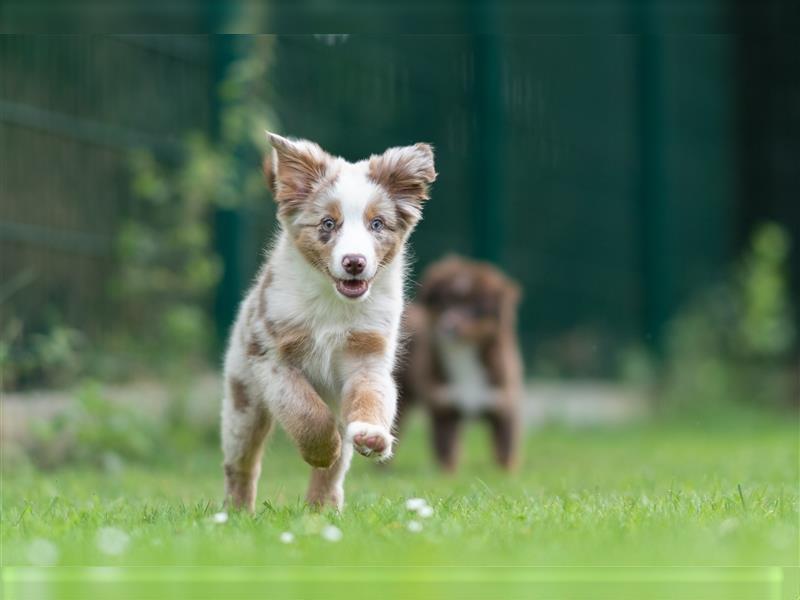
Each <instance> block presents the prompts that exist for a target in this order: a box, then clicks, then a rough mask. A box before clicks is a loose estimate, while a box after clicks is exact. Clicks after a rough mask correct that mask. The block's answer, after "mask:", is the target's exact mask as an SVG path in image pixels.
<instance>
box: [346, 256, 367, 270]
mask: <svg viewBox="0 0 800 600" xmlns="http://www.w3.org/2000/svg"><path fill="white" fill-rule="evenodd" d="M342 266H343V267H344V270H345V271H347V272H348V273H350V275H358V274H359V273H361V272H362V271H363V270H364V267H366V266H367V259H366V258H364V256H363V255H361V254H345V255H344V258H343V259H342Z"/></svg>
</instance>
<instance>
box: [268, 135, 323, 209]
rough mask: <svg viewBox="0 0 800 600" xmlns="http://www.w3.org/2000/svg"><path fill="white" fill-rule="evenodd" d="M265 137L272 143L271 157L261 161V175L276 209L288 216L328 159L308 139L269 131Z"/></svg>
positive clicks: (306, 192)
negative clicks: (275, 204) (262, 162)
mask: <svg viewBox="0 0 800 600" xmlns="http://www.w3.org/2000/svg"><path fill="white" fill-rule="evenodd" d="M267 139H268V140H269V143H270V144H272V156H270V157H268V158H266V159H265V160H264V174H265V176H266V178H267V184H268V185H269V186H270V188H271V189H272V192H273V194H274V195H275V201H276V202H277V203H278V212H279V213H280V214H281V215H289V214H292V213H294V212H295V211H297V210H299V209H300V208H301V207H302V205H303V203H304V202H305V201H306V199H307V198H308V195H309V194H310V193H311V190H312V189H314V185H315V184H317V183H318V182H320V181H321V180H322V179H323V178H324V177H325V175H326V174H327V172H328V168H329V166H330V164H331V162H332V158H331V156H330V155H329V154H328V153H327V152H325V151H324V150H323V149H322V148H320V147H319V146H318V145H317V144H315V143H314V142H309V141H308V140H293V139H289V138H285V137H282V136H280V135H277V134H274V133H270V132H269V131H268V132H267Z"/></svg>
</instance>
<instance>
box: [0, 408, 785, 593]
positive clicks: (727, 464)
mask: <svg viewBox="0 0 800 600" xmlns="http://www.w3.org/2000/svg"><path fill="white" fill-rule="evenodd" d="M465 446H466V452H465V455H466V456H465V460H464V464H463V467H462V469H461V470H460V472H459V473H458V474H457V475H454V476H445V475H442V474H441V473H439V472H438V471H437V470H436V469H435V468H434V467H433V466H432V465H431V463H430V460H429V455H428V448H427V443H426V440H425V436H424V432H423V430H422V428H421V427H420V426H415V427H413V428H412V430H411V431H410V432H409V435H408V436H406V437H405V438H404V440H403V443H402V446H401V448H400V452H399V455H398V458H397V460H396V461H395V462H394V463H393V464H392V465H391V466H389V467H386V468H379V467H376V466H374V465H372V464H370V463H369V462H368V461H367V460H365V459H362V458H361V457H358V456H357V457H355V458H354V464H353V469H352V470H351V473H350V476H349V478H348V482H347V506H346V508H345V511H344V512H343V514H337V513H335V512H331V511H327V512H323V513H321V514H314V513H312V512H310V511H309V510H308V509H307V508H305V507H304V506H303V505H302V503H301V502H300V498H301V497H302V494H303V492H304V487H305V482H306V477H307V474H306V472H307V469H306V467H305V465H304V464H303V463H302V461H301V460H300V459H299V457H298V455H297V453H296V451H295V450H294V449H293V448H292V447H291V446H290V445H289V444H288V443H287V442H286V440H285V438H283V437H282V436H280V435H278V436H276V439H274V440H273V441H272V443H271V444H270V446H269V448H268V450H267V453H266V455H265V460H264V470H263V473H262V478H261V485H260V491H259V498H258V507H257V511H256V514H255V515H254V516H250V515H247V514H231V515H230V518H229V520H228V521H227V522H226V523H224V524H218V523H215V522H214V521H213V518H212V516H213V515H214V514H215V513H216V512H218V511H220V510H221V488H222V475H221V469H220V466H219V463H220V456H219V454H218V453H217V452H215V451H214V450H213V449H208V450H205V451H203V452H200V453H195V454H193V455H191V456H182V457H165V459H164V461H163V462H162V463H160V464H158V465H153V466H143V465H126V466H124V467H123V468H121V469H119V470H116V471H114V472H101V471H97V470H92V469H88V468H85V467H83V468H81V467H70V468H63V469H60V470H58V471H52V472H47V473H43V472H39V471H36V470H34V469H32V468H15V469H13V470H11V469H9V468H6V471H5V472H4V478H3V491H2V494H3V512H2V544H3V557H2V561H3V565H4V579H5V583H4V585H5V588H4V591H5V594H6V597H8V598H28V597H36V594H37V593H41V594H43V595H42V597H53V596H54V595H55V596H56V597H58V596H64V597H90V596H92V595H100V596H102V597H106V598H107V597H151V596H152V597H155V596H158V597H161V596H160V595H159V594H157V593H156V592H155V591H154V590H156V589H162V588H163V586H172V589H173V595H172V597H179V595H177V594H178V592H177V591H176V590H177V589H178V587H176V586H179V585H180V584H187V585H189V584H190V585H191V586H193V587H192V588H191V589H192V590H193V592H192V593H191V594H190V596H191V597H209V598H214V597H221V595H222V594H223V593H225V594H227V592H229V591H233V592H236V594H234V595H237V594H238V597H243V596H244V595H246V594H247V593H251V592H255V593H256V595H260V596H262V597H270V598H279V597H283V596H287V597H295V596H296V597H331V596H338V595H341V596H348V597H350V596H352V595H353V594H354V593H355V594H356V595H358V596H360V595H369V596H372V597H381V598H389V597H398V598H400V597H413V598H423V597H444V596H447V595H448V594H451V595H452V597H459V598H463V597H476V598H477V597H480V598H485V597H550V598H557V597H565V595H566V597H576V598H584V597H587V598H588V597H592V598H594V597H598V598H599V597H603V598H604V597H608V598H622V597H628V596H629V597H637V598H642V597H650V596H648V594H650V593H652V594H653V596H652V597H660V598H672V597H674V598H684V597H693V598H706V597H720V598H723V597H724V598H735V597H742V598H751V597H752V598H781V597H786V598H789V597H792V596H791V593H792V592H791V589H793V586H794V585H795V584H796V575H797V574H796V572H795V571H792V570H791V569H789V570H776V569H772V568H769V567H772V566H780V567H791V566H795V565H797V564H798V446H797V429H796V422H795V420H794V419H793V418H792V419H788V420H787V421H786V422H783V423H780V422H774V421H763V422H762V421H758V422H748V423H740V422H737V423H734V424H732V425H730V426H728V427H723V426H721V425H718V426H717V427H715V428H705V427H699V426H696V427H693V426H689V425H669V426H667V425H661V426H655V425H648V426H642V427H637V428H628V429H622V430H588V431H587V430H581V431H577V430H576V431H572V430H565V429H548V430H544V431H539V432H533V433H531V435H530V436H529V437H528V440H527V447H526V459H525V462H524V466H523V468H522V470H521V472H520V473H518V474H516V475H506V474H503V473H500V472H498V471H497V470H496V469H495V468H494V467H493V466H492V464H491V461H490V460H489V456H488V453H487V440H486V439H485V437H484V435H483V432H482V431H480V430H472V431H471V432H470V434H469V435H468V436H467V440H466V444H465ZM414 496H419V497H423V498H425V499H426V500H427V501H428V502H429V503H430V504H431V506H433V508H434V514H433V515H432V516H431V517H429V518H427V519H422V518H418V517H414V516H413V515H412V513H410V512H409V511H408V510H407V509H406V508H405V501H406V499H408V498H410V497H414ZM412 519H413V520H416V521H418V522H420V523H421V524H422V530H421V531H419V532H412V531H409V529H408V522H409V521H410V520H412ZM327 524H333V525H335V526H337V527H338V528H339V529H340V530H341V531H342V534H343V535H342V539H341V540H340V541H338V542H331V541H327V540H326V539H324V538H323V537H322V536H321V535H320V531H321V529H322V528H323V527H324V526H325V525H327ZM101 528H113V530H114V531H111V533H110V534H109V532H108V531H107V530H106V532H105V535H106V536H108V535H110V536H111V538H112V542H113V541H114V540H113V538H114V535H117V536H118V537H122V538H123V542H122V543H119V544H118V546H120V548H118V549H120V550H121V551H120V554H116V555H115V554H108V553H107V552H104V551H103V549H102V547H101V546H102V544H99V543H98V536H102V535H103V534H101V533H99V532H100V531H101ZM115 530H118V531H115ZM285 531H289V532H292V533H293V534H294V536H295V540H294V542H293V543H291V544H284V543H282V542H281V541H280V535H281V533H282V532H285ZM119 532H122V535H121V536H120V534H119ZM34 540H47V541H48V542H50V544H51V545H45V546H46V547H45V549H44V550H42V543H41V542H35V541H34ZM125 540H127V543H125ZM111 545H112V546H113V545H114V544H113V543H112V544H111ZM47 548H49V549H50V550H52V549H53V548H55V550H56V551H57V558H54V557H53V556H49V557H48V556H47V554H48V550H47ZM106 550H107V549H106ZM42 554H44V557H42V556H41V555H42ZM42 560H45V561H49V562H53V561H55V564H56V565H57V567H55V568H49V569H35V568H30V567H31V565H35V564H36V563H37V562H38V561H42ZM99 565H102V566H108V567H117V568H116V569H114V570H110V571H109V570H107V571H89V570H86V569H84V568H83V567H88V566H99ZM167 567H168V568H167ZM178 567H181V568H178ZM250 567H257V568H250ZM98 578H99V579H98ZM387 583H392V585H389V586H387ZM109 586H110V587H109ZM148 586H149V587H148ZM236 586H239V587H236ZM565 586H566V587H565ZM642 586H644V587H642ZM266 589H269V590H270V593H269V594H268V595H267V596H264V595H263V594H264V590H266ZM42 590H44V591H42ZM54 590H55V592H54ZM487 590H488V591H491V593H488V592H487ZM787 590H790V591H789V592H787ZM48 594H49V595H48ZM70 594H72V596H70ZM536 594H542V595H536ZM669 594H673V595H669ZM676 594H677V595H676ZM681 594H685V595H681ZM714 594H717V596H715V595H714ZM748 594H750V595H748ZM787 594H789V595H787ZM187 597H188V596H187Z"/></svg>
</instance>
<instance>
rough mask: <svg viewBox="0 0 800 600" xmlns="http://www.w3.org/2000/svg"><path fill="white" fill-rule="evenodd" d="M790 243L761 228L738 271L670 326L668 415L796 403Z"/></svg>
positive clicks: (778, 231) (773, 227) (771, 227)
mask: <svg viewBox="0 0 800 600" xmlns="http://www.w3.org/2000/svg"><path fill="white" fill-rule="evenodd" d="M789 244H790V240H789V236H788V234H787V233H786V231H785V230H784V229H783V228H782V227H780V226H779V225H777V224H775V223H766V224H764V225H761V226H760V227H758V228H757V229H756V230H755V232H754V235H753V238H752V242H751V244H750V247H749V248H748V251H747V253H746V254H745V256H744V257H743V259H742V260H741V261H740V262H739V263H738V264H737V265H736V266H735V267H734V269H733V271H732V273H731V274H730V275H729V276H728V277H727V278H726V279H725V280H724V281H722V282H719V283H717V284H716V285H713V286H712V287H711V288H710V289H708V290H706V291H705V292H704V293H702V294H701V295H700V296H699V297H697V298H696V299H695V300H694V301H693V302H691V303H690V304H689V305H688V306H687V308H686V309H685V310H684V311H682V312H681V313H680V314H679V315H678V316H677V317H676V318H675V319H673V321H672V322H671V323H670V324H669V326H668V328H667V336H666V338H667V339H666V359H665V363H666V364H665V368H666V372H665V377H664V380H663V385H662V390H661V391H662V394H661V398H662V400H663V406H664V408H665V409H667V410H673V411H678V412H681V413H684V414H694V415H697V414H702V413H705V414H708V415H712V414H718V413H719V411H722V410H724V409H725V406H729V405H730V404H731V402H738V403H739V404H742V405H744V406H751V407H764V406H773V407H774V406H779V405H782V404H786V403H787V399H789V398H791V394H792V381H791V378H792V374H791V366H790V363H791V357H792V352H793V349H794V348H795V343H796V339H795V325H794V322H793V319H792V312H791V305H790V301H789V286H788V276H787V262H788V256H789Z"/></svg>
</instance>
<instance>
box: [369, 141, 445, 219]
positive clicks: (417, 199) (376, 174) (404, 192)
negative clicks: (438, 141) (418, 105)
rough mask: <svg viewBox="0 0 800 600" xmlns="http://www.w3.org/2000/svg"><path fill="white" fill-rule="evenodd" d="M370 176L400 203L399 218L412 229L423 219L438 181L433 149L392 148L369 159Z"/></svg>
mask: <svg viewBox="0 0 800 600" xmlns="http://www.w3.org/2000/svg"><path fill="white" fill-rule="evenodd" d="M369 176H370V178H371V179H372V180H373V181H375V182H376V183H377V184H379V185H381V186H382V187H383V188H384V189H385V190H386V191H387V192H388V193H389V195H390V196H391V197H392V199H394V200H395V202H397V208H398V216H399V217H400V219H401V221H402V222H403V223H404V224H405V226H406V227H413V226H414V225H415V224H416V222H417V221H419V219H420V218H421V217H422V204H423V202H425V200H427V199H428V188H429V186H430V184H431V183H433V182H434V181H435V180H436V169H435V168H434V166H433V148H432V147H431V146H430V144H414V145H413V146H404V147H402V148H389V149H388V150H387V151H386V152H384V153H383V154H381V155H379V156H378V155H373V156H371V157H370V159H369Z"/></svg>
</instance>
